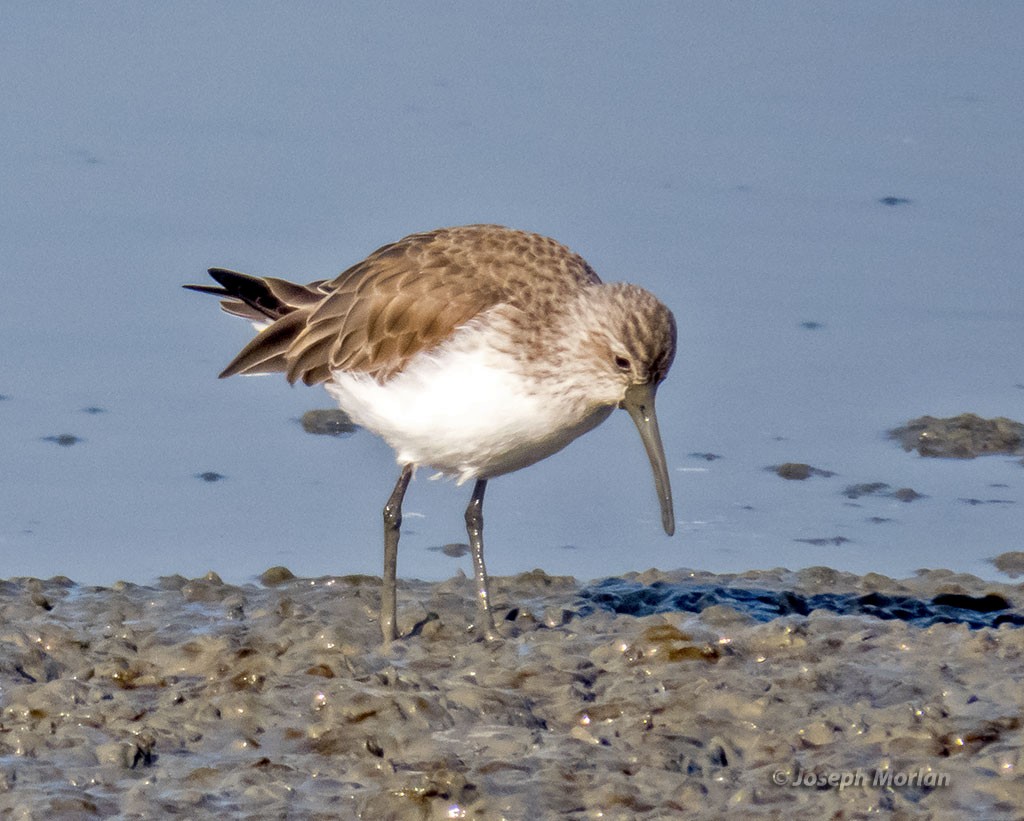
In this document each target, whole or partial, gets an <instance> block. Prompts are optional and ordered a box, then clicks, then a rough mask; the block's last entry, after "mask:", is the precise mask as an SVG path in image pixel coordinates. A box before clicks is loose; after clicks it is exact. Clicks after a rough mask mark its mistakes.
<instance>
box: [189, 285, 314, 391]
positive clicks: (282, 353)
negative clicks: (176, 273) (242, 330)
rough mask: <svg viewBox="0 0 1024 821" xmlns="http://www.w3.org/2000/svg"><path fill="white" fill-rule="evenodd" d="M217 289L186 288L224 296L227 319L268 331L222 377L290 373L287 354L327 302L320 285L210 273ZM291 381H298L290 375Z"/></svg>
mask: <svg viewBox="0 0 1024 821" xmlns="http://www.w3.org/2000/svg"><path fill="white" fill-rule="evenodd" d="M209 273H210V276H211V277H213V279H214V280H216V281H217V282H218V283H219V284H220V285H221V287H219V288H218V287H217V286H215V285H185V286H183V287H184V288H187V289H188V290H190V291H198V292H199V293H201V294H212V295H213V296H217V297H221V303H220V305H221V308H222V309H223V310H224V311H226V312H227V313H229V314H234V315H235V316H240V317H243V318H245V319H248V320H251V321H253V322H257V323H263V324H266V323H268V322H269V326H268V327H267V328H265V330H263V331H262V332H261V333H259V334H258V335H257V336H256V337H255V338H254V339H253V340H252V341H251V342H250V343H249V344H248V345H246V346H245V347H244V348H243V349H242V350H241V351H240V352H239V353H238V356H236V357H235V358H234V359H233V360H232V361H231V362H230V363H229V364H228V366H227V367H226V368H225V369H224V371H223V372H222V373H221V378H224V377H226V376H232V375H234V374H238V373H243V374H255V373H273V372H277V371H282V372H283V371H288V361H287V359H286V355H287V352H288V349H289V347H290V346H291V343H292V342H293V341H294V340H295V338H296V337H297V336H298V335H299V334H300V333H301V332H302V329H303V328H304V327H305V324H306V319H307V318H308V316H309V313H310V311H311V310H312V309H313V307H314V306H315V305H317V304H318V303H319V302H320V301H321V300H323V298H324V293H323V292H322V291H320V290H319V289H318V286H319V285H320V284H321V282H322V280H320V281H317V282H311V283H310V284H309V285H297V284H296V283H294V282H288V281H286V280H283V279H276V278H274V277H254V276H249V275H248V274H241V273H239V272H238V271H229V270H227V269H226V268H211V269H210V271H209ZM289 379H290V380H291V381H294V380H295V377H294V376H292V375H289Z"/></svg>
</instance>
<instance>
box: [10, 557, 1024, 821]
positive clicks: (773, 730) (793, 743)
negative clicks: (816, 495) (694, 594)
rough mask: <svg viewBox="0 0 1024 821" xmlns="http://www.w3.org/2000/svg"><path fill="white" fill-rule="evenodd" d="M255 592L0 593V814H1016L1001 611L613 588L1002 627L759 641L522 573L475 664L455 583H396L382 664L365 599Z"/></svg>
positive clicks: (754, 583) (971, 597)
mask: <svg viewBox="0 0 1024 821" xmlns="http://www.w3.org/2000/svg"><path fill="white" fill-rule="evenodd" d="M264 581H265V583H264V584H260V585H256V584H253V585H245V586H235V585H231V584H225V583H223V582H222V581H221V580H220V579H219V578H217V577H216V576H215V575H213V574H211V575H210V576H208V577H205V578H201V579H191V580H190V579H185V578H183V577H167V578H163V579H161V580H159V582H158V583H156V584H154V585H151V586H143V585H135V584H129V583H118V584H115V585H113V586H111V587H82V586H78V585H76V584H74V583H73V582H72V581H70V580H68V579H64V578H59V577H58V578H54V579H49V580H38V579H11V580H9V581H3V582H0V614H2V618H0V707H2V714H0V815H2V817H4V818H12V819H22V818H23V819H35V818H40V819H43V818H46V819H53V818H87V817H111V816H117V817H120V818H161V817H170V816H172V815H179V816H181V817H187V818H191V819H198V818H215V817H219V818H224V817H231V818H253V819H256V818H260V819H266V818H286V817H287V818H367V819H392V818H393V819H407V818H408V819H434V818H438V819H440V818H480V819H492V818H494V819H498V818H508V819H541V818H572V819H576V818H578V819H585V818H622V819H660V818H723V817H744V818H786V819H793V818H814V819H820V818H843V819H852V818H868V817H877V816H879V815H880V814H882V815H885V816H886V817H893V818H904V819H917V818H921V819H926V818H967V817H973V818H1019V817H1020V812H1021V810H1020V808H1021V807H1024V778H1022V776H1021V768H1022V766H1024V761H1022V756H1024V753H1022V749H1024V731H1022V726H1021V725H1022V706H1024V689H1022V688H1021V687H1020V685H1019V682H1020V681H1022V680H1024V630H1021V629H1019V628H1018V627H1016V626H1014V624H1013V623H1012V621H1013V620H1014V619H1018V618H1019V617H1020V615H1021V610H1020V607H1019V602H1020V601H1021V600H1022V596H1021V593H1022V588H1021V586H1019V585H1011V584H1003V583H998V582H990V581H984V580H981V579H978V578H976V577H973V576H965V575H958V574H954V573H952V572H949V571H940V570H933V571H922V573H920V574H919V575H918V576H917V577H914V578H911V579H904V580H893V579H888V578H886V577H883V576H877V575H872V574H869V575H868V576H854V575H850V574H846V573H840V572H837V571H832V570H828V569H826V568H812V569H810V570H805V571H800V572H790V571H785V570H773V571H756V572H750V573H745V574H738V575H728V576H724V575H714V574H708V573H701V572H697V571H674V572H670V573H662V572H659V571H647V572H645V573H641V574H631V575H630V576H629V577H627V578H626V580H625V583H626V584H627V585H628V586H630V588H631V589H647V588H650V589H653V590H664V589H666V588H669V587H671V588H672V589H673V590H675V589H679V590H685V589H686V588H687V586H698V587H700V588H701V589H709V590H713V589H718V588H724V589H728V590H732V591H736V590H739V591H741V593H742V591H744V590H747V591H760V592H761V593H763V592H764V591H770V592H772V591H774V593H778V594H780V596H781V600H787V601H788V600H790V598H792V600H794V601H812V602H821V601H824V599H820V598H814V597H815V596H820V595H821V594H826V593H827V594H850V596H852V597H854V598H857V599H858V600H863V601H868V600H870V601H896V602H906V601H910V600H913V601H919V602H926V603H927V602H932V603H935V602H937V603H938V604H939V605H942V604H943V603H946V604H948V603H949V602H957V603H959V604H964V603H966V606H967V607H968V609H970V607H976V608H978V609H980V610H984V609H986V608H987V609H989V610H992V609H993V608H995V609H997V610H999V612H1000V613H1001V614H1002V616H1005V617H1006V618H1005V619H1003V622H1004V623H1001V624H1000V626H998V627H980V628H978V627H976V626H975V627H972V626H969V625H968V624H966V623H957V621H956V620H955V619H953V620H951V621H948V622H943V621H940V622H938V623H934V624H932V625H931V626H928V627H921V626H918V624H915V623H913V622H912V621H907V620H905V619H903V618H899V617H898V615H899V614H898V613H888V614H886V613H883V614H882V615H885V616H886V617H885V618H879V617H877V616H876V615H868V614H864V613H857V614H854V615H840V614H837V613H836V612H834V611H833V610H829V609H813V610H810V612H809V613H807V614H805V615H783V616H777V617H774V618H771V617H768V616H766V615H765V614H764V613H763V612H760V611H746V610H745V609H744V608H743V607H741V606H739V605H737V604H736V599H735V598H731V599H728V602H729V603H715V601H714V600H713V599H708V598H707V597H705V599H704V600H703V601H702V602H701V605H700V607H701V608H702V609H701V610H700V612H680V611H669V612H661V613H650V614H649V615H640V616H637V615H625V614H622V613H616V612H611V611H610V610H609V609H606V606H603V605H602V604H601V597H600V596H595V594H594V591H595V590H601V589H602V588H601V587H600V585H597V586H591V587H587V586H585V585H581V584H580V583H579V582H577V581H576V580H574V579H572V578H568V577H551V576H547V575H545V574H544V573H542V572H541V571H534V572H532V573H526V574H522V575H519V576H514V577H507V578H496V579H494V580H493V582H494V597H495V600H496V602H497V603H498V607H499V613H498V615H499V617H500V622H499V623H500V627H499V630H500V632H501V633H502V634H503V636H504V638H503V639H502V640H498V641H493V642H480V641H476V640H474V638H473V635H472V632H471V631H470V629H469V628H470V626H471V622H472V618H473V596H472V584H471V582H470V581H469V580H467V579H465V578H462V577H459V578H454V579H451V580H449V581H447V582H443V583H438V584H428V583H424V582H405V583H402V585H401V587H400V591H399V612H400V626H401V628H402V630H403V632H404V633H406V634H408V635H407V636H406V637H405V638H403V639H402V640H400V641H398V642H396V643H394V644H393V645H392V646H391V647H390V648H387V649H384V648H382V647H381V646H380V641H379V629H378V625H377V622H376V613H377V608H378V604H379V592H380V580H379V579H376V578H371V577H327V578H318V579H296V578H291V577H290V574H288V573H287V572H285V571H278V572H275V573H269V572H268V574H265V575H264ZM651 586H653V587H651ZM876 594H878V595H876ZM759 595H760V594H759ZM865 596H868V598H867V599H865V598H863V597H865ZM858 597H859V598H858ZM741 598H742V597H741ZM762 598H763V596H762ZM848 598H849V597H848ZM723 601H725V599H723ZM829 601H831V599H829ZM844 601H845V599H844ZM993 602H995V604H993ZM972 603H976V604H972ZM942 612H947V611H942ZM766 619H767V620H766Z"/></svg>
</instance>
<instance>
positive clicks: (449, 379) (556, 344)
mask: <svg viewBox="0 0 1024 821" xmlns="http://www.w3.org/2000/svg"><path fill="white" fill-rule="evenodd" d="M209 275H210V276H211V277H212V279H213V280H214V281H216V282H217V285H216V286H214V285H185V286H183V287H185V288H188V289H190V290H193V291H199V292H201V293H206V294H212V295H214V296H217V297H220V298H221V307H222V309H223V310H224V311H225V312H227V313H229V314H233V315H235V316H239V317H242V318H245V319H248V320H250V321H251V322H253V323H254V325H255V326H256V327H257V329H258V333H257V334H256V336H255V337H254V338H253V339H252V340H251V341H250V342H249V343H248V344H247V345H246V346H245V347H244V348H242V350H241V351H240V352H239V353H238V355H237V356H235V358H234V359H233V360H232V361H231V362H230V363H229V364H228V365H227V367H226V368H224V370H223V371H222V372H221V374H220V377H221V378H226V377H229V376H234V375H236V374H247V375H252V374H267V373H283V374H284V375H285V377H286V378H287V380H288V381H289V382H290V383H292V384H295V383H297V382H302V383H304V384H306V385H316V384H323V385H324V386H325V388H326V390H327V392H328V393H329V394H330V395H331V396H332V397H333V398H334V400H335V401H336V402H337V404H338V406H339V407H340V408H341V409H342V410H343V411H344V412H345V413H347V414H348V415H349V416H350V417H351V418H352V420H353V421H354V422H355V423H356V424H357V425H359V426H361V427H362V428H364V429H366V430H368V431H370V432H372V433H374V434H376V435H378V436H380V437H381V438H382V439H384V441H385V442H386V443H387V444H388V445H390V446H391V448H392V449H393V450H394V451H395V456H396V461H397V463H398V465H399V468H400V472H399V476H398V481H397V482H396V484H395V486H394V490H393V491H392V492H391V495H390V496H389V498H388V500H387V503H386V504H385V506H384V510H383V518H384V570H383V577H382V588H381V604H380V629H381V635H382V637H383V641H384V643H385V644H388V643H390V642H391V641H394V640H396V639H398V638H399V632H398V621H397V592H396V590H397V587H396V585H397V582H396V576H397V561H398V541H399V536H400V531H401V524H402V502H403V499H404V497H405V493H406V489H407V487H408V486H409V482H410V480H411V479H412V477H413V475H414V472H415V470H416V468H418V467H421V466H422V467H426V468H431V469H433V470H434V471H436V472H438V473H440V474H442V475H445V476H450V477H454V479H455V480H456V483H457V484H459V485H461V484H463V483H465V482H468V481H470V480H472V481H473V482H474V485H473V491H472V494H471V496H470V501H469V504H468V506H467V508H466V513H465V522H466V529H467V535H468V537H469V545H470V552H471V554H472V558H473V569H474V582H475V593H476V603H477V614H478V620H477V622H476V623H475V625H474V627H475V628H476V629H477V630H478V633H479V634H480V635H481V636H482V637H483V638H495V637H497V634H496V632H495V625H494V617H493V612H492V608H491V593H490V583H489V579H488V576H487V569H486V566H485V563H484V546H483V504H484V491H485V489H486V488H487V484H488V482H489V481H490V480H491V479H493V478H495V477H498V476H502V475H504V474H507V473H511V472H513V471H516V470H519V469H521V468H524V467H527V466H529V465H532V464H534V463H536V462H538V461H540V460H542V459H545V458H547V457H548V456H551V455H552V454H554V453H556V452H558V451H560V450H562V448H564V447H565V446H566V445H568V444H569V443H570V442H572V441H573V440H575V439H576V438H577V437H579V436H581V435H582V434H584V433H586V432H587V431H590V430H592V429H593V428H595V427H597V426H598V425H599V424H600V423H601V422H603V421H604V420H605V419H606V418H608V416H609V415H610V414H611V413H612V411H613V410H615V409H616V408H621V409H624V410H626V411H627V412H628V413H629V415H630V417H631V418H632V420H633V422H634V423H635V425H636V428H637V430H638V431H639V434H640V439H641V441H642V443H643V446H644V448H645V450H646V453H647V457H648V459H649V461H650V464H651V469H652V472H653V475H654V485H655V491H656V493H657V498H658V503H659V505H660V510H661V522H662V526H663V528H664V531H665V533H666V534H667V535H669V536H671V535H672V534H673V533H674V532H675V513H674V509H673V501H672V489H671V484H670V481H669V474H668V468H667V464H666V459H665V452H664V447H663V445H662V441H661V434H660V430H659V427H658V419H657V415H656V412H655V395H656V393H657V390H658V387H659V385H660V384H661V383H662V381H663V380H664V379H665V377H666V376H667V374H668V371H669V368H670V367H671V365H672V362H673V359H674V358H675V350H676V322H675V318H674V316H673V314H672V312H671V311H670V310H669V309H668V308H667V307H666V306H665V305H664V304H663V303H662V302H661V301H660V300H658V298H657V297H655V296H654V295H653V294H652V293H650V292H649V291H647V290H645V289H643V288H641V287H639V286H637V285H632V284H628V283H605V282H602V280H601V279H600V278H599V277H598V275H597V274H596V273H595V271H594V269H593V268H592V267H591V266H590V265H589V264H588V263H587V262H586V261H585V260H584V259H583V257H581V256H580V255H578V254H576V253H574V252H573V251H571V250H569V248H567V247H566V246H564V245H562V244H561V243H559V242H557V241H555V240H553V239H550V238H548V237H546V236H542V235H540V234H536V233H531V232H527V231H521V230H516V229H512V228H506V227H503V226H500V225H463V226H456V227H449V228H438V229H435V230H432V231H424V232H420V233H414V234H410V235H409V236H406V237H404V238H402V239H400V240H398V241H397V242H392V243H389V244H387V245H384V246H382V247H380V248H378V249H377V250H375V251H374V252H373V253H371V254H370V255H369V256H368V257H366V258H365V259H364V260H362V261H361V262H358V263H356V264H355V265H353V266H351V267H350V268H348V269H346V270H345V271H343V272H342V273H341V274H339V275H338V276H337V277H335V278H334V279H325V280H316V281H313V282H309V283H308V284H298V283H295V282H291V281H288V280H285V279H280V278H277V277H271V276H250V275H248V274H243V273H239V272H237V271H231V270H228V269H225V268H210V269H209Z"/></svg>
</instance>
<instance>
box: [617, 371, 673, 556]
mask: <svg viewBox="0 0 1024 821" xmlns="http://www.w3.org/2000/svg"><path fill="white" fill-rule="evenodd" d="M657 391H658V386H657V385H654V384H649V385H631V386H630V387H628V388H627V389H626V396H625V397H624V398H623V400H622V407H623V408H625V409H626V410H627V411H629V415H630V416H631V417H633V422H634V424H635V425H636V429H637V430H638V431H640V438H641V439H642V440H643V443H644V448H645V449H646V450H647V458H648V459H650V460H651V470H652V471H654V489H655V490H656V491H657V492H658V502H659V503H660V504H661V524H662V527H664V528H665V532H666V533H667V534H668V535H669V536H671V535H672V534H673V533H675V531H676V514H675V511H673V509H672V486H671V484H669V480H668V466H667V465H666V464H665V448H664V447H663V446H662V444H661V432H660V431H659V430H658V417H657V416H656V415H655V413H654V395H655V393H657Z"/></svg>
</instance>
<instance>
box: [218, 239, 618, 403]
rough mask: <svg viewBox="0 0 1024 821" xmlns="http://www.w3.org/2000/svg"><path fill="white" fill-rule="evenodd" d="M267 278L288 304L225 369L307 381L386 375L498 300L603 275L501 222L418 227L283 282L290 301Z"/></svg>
mask: <svg viewBox="0 0 1024 821" xmlns="http://www.w3.org/2000/svg"><path fill="white" fill-rule="evenodd" d="M215 270H218V271H219V269H215ZM248 279H253V278H248ZM257 281H260V280H257ZM262 281H263V282H266V283H268V290H269V291H270V292H271V295H272V296H273V297H274V298H276V299H279V300H280V301H282V302H283V303H284V305H283V306H282V305H276V306H275V307H274V310H277V311H279V312H280V313H279V314H278V316H279V318H278V319H277V320H276V321H275V322H274V323H273V324H271V325H270V326H269V327H268V328H266V329H265V330H264V331H262V332H261V333H260V334H258V335H257V336H256V337H255V338H254V339H253V340H252V341H251V342H250V343H249V344H248V345H246V346H245V348H243V349H242V350H241V351H240V352H239V354H238V356H237V357H235V359H234V360H233V361H232V362H231V363H230V364H229V365H228V367H227V368H226V369H225V370H224V372H223V373H222V374H221V376H231V375H232V374H236V373H268V372H272V371H284V372H285V374H286V376H287V377H288V380H289V381H290V382H295V381H297V380H299V379H301V380H302V381H303V382H305V383H306V384H307V385H312V384H315V383H317V382H323V381H325V380H327V379H329V378H330V375H331V372H332V371H335V370H344V371H351V372H361V373H367V374H369V375H371V376H373V377H374V378H375V379H377V380H379V381H381V382H384V381H386V380H387V379H389V378H390V377H391V376H393V375H394V374H395V373H397V372H398V371H399V370H401V368H402V367H403V366H404V365H405V363H406V362H407V361H408V360H409V358H410V357H412V356H414V355H415V354H417V353H419V352H420V351H425V350H430V349H431V348H434V347H436V346H437V345H439V344H440V343H441V342H443V341H444V340H445V339H446V338H447V337H449V336H450V335H451V334H452V332H453V331H454V330H455V329H456V328H458V327H460V326H461V325H464V324H465V323H466V322H468V321H469V320H470V319H472V318H473V317H474V316H476V315H477V314H479V313H481V312H482V311H486V310H487V309H488V308H491V307H493V306H494V305H497V304H500V303H509V304H512V305H517V306H518V307H522V308H524V309H527V308H528V307H529V305H530V303H531V302H532V301H533V298H534V297H535V296H537V292H538V291H546V290H549V289H551V288H559V289H568V290H570V291H571V290H573V289H575V288H580V287H583V286H585V285H589V284H594V283H597V282H600V280H599V279H598V277H597V275H596V274H595V273H594V271H593V270H592V269H591V268H590V266H589V265H587V263H586V262H585V261H584V260H583V258H582V257H580V256H578V255H577V254H574V253H572V252H571V251H569V250H568V249H567V248H565V247H564V246H563V245H560V244H559V243H557V242H555V241H554V240H552V239H548V238H547V237H542V236H540V235H537V234H529V233H525V232H522V231H514V230H511V229H508V228H502V227H500V226H496V225H468V226H462V227H458V228H442V229H438V230H436V231H429V232H427V233H422V234H412V235H410V236H408V237H405V238H404V239H401V240H399V241H398V242H395V243H392V244H390V245H385V246H384V247H382V248H378V249H377V250H376V251H374V252H373V253H372V254H370V256H368V257H367V258H366V259H365V260H363V261H362V262H359V263H357V264H356V265H354V266H352V267H351V268H349V269H348V270H347V271H345V272H343V273H342V274H341V275H339V276H338V277H337V278H336V279H333V280H330V281H327V282H316V283H312V284H311V285H309V286H298V285H294V284H292V283H284V284H285V285H287V286H290V287H291V288H293V289H295V291H294V293H293V294H292V296H291V298H285V296H284V289H283V288H282V287H281V285H280V283H282V282H284V281H283V280H262ZM271 286H273V287H271ZM226 287H231V286H230V285H226ZM249 287H252V286H251V285H250V286H249ZM207 290H209V291H213V292H217V293H219V290H217V289H207ZM256 290H257V291H258V289H256ZM325 294H326V295H325ZM231 296H233V297H236V298H237V299H240V300H242V302H241V303H238V302H233V303H229V304H228V305H226V306H225V310H228V311H229V312H231V313H236V314H239V315H241V316H247V317H249V318H263V315H264V314H265V313H266V312H265V311H263V310H262V309H263V308H264V307H266V305H265V301H266V300H267V297H266V296H265V295H263V294H262V293H261V292H260V293H257V294H256V298H255V299H254V298H253V295H252V294H251V293H250V294H245V295H243V294H239V293H231ZM246 296H248V297H249V299H246ZM261 298H262V299H264V300H265V301H264V302H262V303H261V302H260V299H261ZM314 298H315V302H313V301H311V300H312V299H314ZM253 302H255V303H256V305H253V304H252V303H253Z"/></svg>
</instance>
